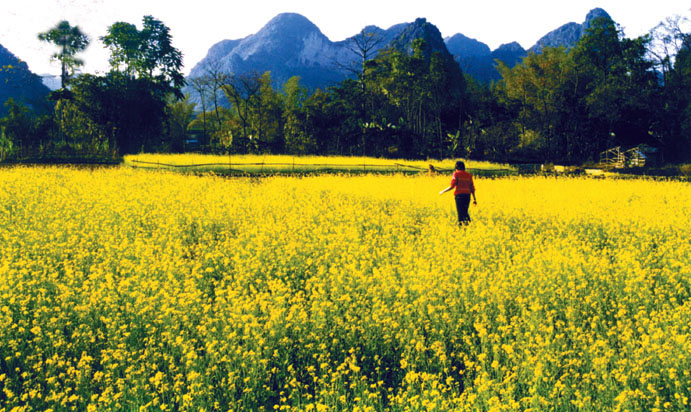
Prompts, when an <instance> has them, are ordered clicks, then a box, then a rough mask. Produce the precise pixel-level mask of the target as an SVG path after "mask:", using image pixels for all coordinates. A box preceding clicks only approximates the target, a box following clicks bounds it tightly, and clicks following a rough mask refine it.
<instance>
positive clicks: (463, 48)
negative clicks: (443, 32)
mask: <svg viewBox="0 0 691 412" xmlns="http://www.w3.org/2000/svg"><path fill="white" fill-rule="evenodd" d="M444 43H446V48H447V49H449V52H450V53H451V54H453V55H454V56H458V57H461V58H463V57H473V56H488V55H489V54H490V53H491V50H490V48H489V46H487V45H486V44H485V43H482V42H480V41H477V40H475V39H471V38H470V37H467V36H465V35H463V34H461V33H457V34H454V35H453V36H451V37H447V38H446V39H444Z"/></svg>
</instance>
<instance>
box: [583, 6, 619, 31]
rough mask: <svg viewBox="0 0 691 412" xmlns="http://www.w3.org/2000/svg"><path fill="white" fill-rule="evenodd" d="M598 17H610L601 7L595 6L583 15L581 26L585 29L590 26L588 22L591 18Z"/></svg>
mask: <svg viewBox="0 0 691 412" xmlns="http://www.w3.org/2000/svg"><path fill="white" fill-rule="evenodd" d="M599 18H606V19H610V20H611V19H612V17H610V15H609V14H608V13H607V12H606V11H604V10H603V9H601V8H595V9H592V10H590V11H589V12H588V14H587V15H586V16H585V21H584V22H583V28H584V29H587V28H589V27H590V24H591V23H592V21H593V20H595V19H599Z"/></svg>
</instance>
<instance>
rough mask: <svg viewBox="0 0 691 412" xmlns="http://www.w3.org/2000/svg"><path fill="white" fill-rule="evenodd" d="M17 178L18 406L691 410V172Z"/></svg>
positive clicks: (13, 230)
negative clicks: (460, 186)
mask: <svg viewBox="0 0 691 412" xmlns="http://www.w3.org/2000/svg"><path fill="white" fill-rule="evenodd" d="M449 180H450V179H449V176H445V175H444V176H433V177H430V176H426V175H421V176H415V177H413V176H401V175H387V176H375V175H367V176H350V177H349V176H312V177H302V178H298V177H267V178H263V179H248V178H223V177H217V176H213V175H210V176H191V175H183V174H176V173H171V172H166V171H145V170H139V169H131V168H128V167H121V168H112V169H93V170H87V169H71V168H66V167H14V168H5V169H0V411H5V412H9V411H48V410H52V411H55V412H57V411H84V410H86V411H120V410H126V411H175V410H180V411H202V410H204V411H216V410H219V411H274V410H275V411H287V410H292V411H484V410H486V411H527V410H530V411H547V410H552V411H656V410H657V411H682V410H689V409H690V408H691V406H690V404H689V403H690V402H691V399H690V398H691V375H690V374H691V372H690V371H691V331H690V329H691V326H690V325H691V300H690V299H689V298H690V296H691V242H690V241H689V239H691V223H690V219H689V215H690V213H689V207H690V206H691V187H690V186H689V183H684V182H674V181H652V180H605V179H592V178H559V179H555V178H548V177H524V178H517V177H514V178H503V179H480V178H478V179H476V182H475V184H476V187H477V196H478V203H479V205H478V206H477V207H471V210H470V215H471V218H472V219H473V222H472V223H471V225H470V226H468V227H465V228H458V227H456V225H455V208H454V205H453V198H452V195H451V194H446V195H444V196H439V195H438V192H439V190H441V189H443V188H444V187H446V186H447V185H448V183H449Z"/></svg>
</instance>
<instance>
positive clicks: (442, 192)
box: [439, 186, 453, 195]
mask: <svg viewBox="0 0 691 412" xmlns="http://www.w3.org/2000/svg"><path fill="white" fill-rule="evenodd" d="M451 189H453V186H449V187H447V188H446V189H444V190H442V191H441V192H439V194H440V195H443V194H444V193H446V192H448V191H449V190H451Z"/></svg>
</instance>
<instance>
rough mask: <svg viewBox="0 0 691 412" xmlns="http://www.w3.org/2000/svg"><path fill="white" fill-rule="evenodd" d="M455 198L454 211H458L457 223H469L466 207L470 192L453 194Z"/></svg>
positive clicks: (468, 203)
mask: <svg viewBox="0 0 691 412" xmlns="http://www.w3.org/2000/svg"><path fill="white" fill-rule="evenodd" d="M454 197H455V199H456V211H457V212H458V224H459V225H467V224H468V223H470V215H469V214H468V207H469V206H470V194H468V193H460V194H457V195H456V196H454Z"/></svg>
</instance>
